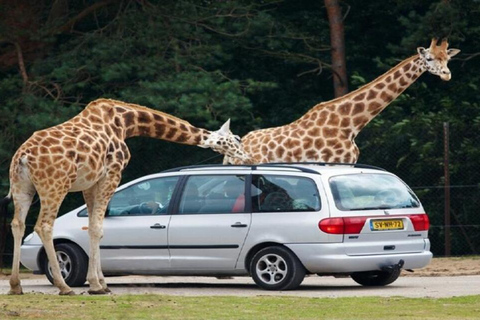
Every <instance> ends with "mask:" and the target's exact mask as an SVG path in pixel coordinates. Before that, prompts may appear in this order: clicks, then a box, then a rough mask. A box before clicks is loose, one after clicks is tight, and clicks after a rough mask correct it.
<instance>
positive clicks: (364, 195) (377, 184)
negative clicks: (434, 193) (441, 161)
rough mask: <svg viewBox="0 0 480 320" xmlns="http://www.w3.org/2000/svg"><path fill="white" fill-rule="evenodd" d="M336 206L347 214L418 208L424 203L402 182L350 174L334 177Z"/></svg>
mask: <svg viewBox="0 0 480 320" xmlns="http://www.w3.org/2000/svg"><path fill="white" fill-rule="evenodd" d="M330 187H331V189H332V194H333V198H334V199H335V205H336V206H337V208H338V209H340V210H343V211H351V210H376V209H394V208H418V207H419V206H420V202H419V201H418V198H417V197H416V196H415V194H414V193H413V191H411V190H410V188H408V187H407V185H405V183H403V182H402V181H401V180H400V179H398V178H397V177H395V176H391V175H387V174H365V173H361V174H349V175H341V176H335V177H332V178H330Z"/></svg>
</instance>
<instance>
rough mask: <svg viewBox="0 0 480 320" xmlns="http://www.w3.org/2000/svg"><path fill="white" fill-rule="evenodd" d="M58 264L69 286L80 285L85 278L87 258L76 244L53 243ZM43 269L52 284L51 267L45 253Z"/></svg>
mask: <svg viewBox="0 0 480 320" xmlns="http://www.w3.org/2000/svg"><path fill="white" fill-rule="evenodd" d="M55 252H56V254H57V260H58V264H59V266H60V272H61V274H62V277H63V279H64V280H65V282H66V283H67V285H69V286H70V287H80V286H82V285H83V284H84V283H85V281H86V280H87V271H88V258H87V256H86V255H85V253H84V252H83V251H82V249H80V248H79V247H78V246H77V245H75V244H72V243H60V244H57V245H55ZM43 270H45V275H46V276H47V279H48V281H50V282H51V283H52V284H53V276H52V269H51V268H50V263H49V262H48V258H47V256H46V255H45V258H44V259H43Z"/></svg>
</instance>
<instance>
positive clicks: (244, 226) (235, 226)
mask: <svg viewBox="0 0 480 320" xmlns="http://www.w3.org/2000/svg"><path fill="white" fill-rule="evenodd" d="M231 227H232V228H246V227H248V226H247V225H246V224H243V223H241V222H236V223H234V224H232V225H231Z"/></svg>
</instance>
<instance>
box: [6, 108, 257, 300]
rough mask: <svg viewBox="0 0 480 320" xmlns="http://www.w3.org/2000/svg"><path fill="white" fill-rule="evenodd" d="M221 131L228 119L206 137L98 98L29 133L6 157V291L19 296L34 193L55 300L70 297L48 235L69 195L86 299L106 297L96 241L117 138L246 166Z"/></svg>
mask: <svg viewBox="0 0 480 320" xmlns="http://www.w3.org/2000/svg"><path fill="white" fill-rule="evenodd" d="M228 126H229V121H227V123H226V124H225V125H224V126H223V127H222V128H221V129H220V130H218V131H215V132H210V131H207V130H205V129H200V128H196V127H194V126H192V125H191V124H190V123H188V122H187V121H184V120H181V119H179V118H176V117H173V116H171V115H168V114H166V113H163V112H160V111H156V110H152V109H148V108H145V107H141V106H138V105H133V104H128V103H124V102H121V101H115V100H107V99H99V100H96V101H93V102H91V103H90V104H89V105H88V106H87V107H86V108H85V109H84V110H83V111H82V112H80V113H79V114H78V115H77V116H75V117H74V118H72V119H70V120H68V121H66V122H64V123H62V124H60V125H57V126H54V127H51V128H48V129H44V130H40V131H37V132H35V133H34V134H33V135H32V136H31V137H30V138H29V139H28V140H27V141H26V142H25V143H24V144H23V145H22V146H20V148H19V149H18V150H17V152H16V153H15V155H14V156H13V159H12V162H11V166H10V192H9V194H8V196H7V197H6V198H5V199H4V200H3V205H2V207H3V211H4V213H5V211H6V205H8V202H9V201H10V199H13V202H14V205H15V214H14V218H13V220H12V223H11V225H12V233H13V236H14V257H13V266H12V275H11V278H10V292H9V293H10V294H22V287H21V285H20V279H19V263H20V260H19V259H20V245H21V241H22V237H23V234H24V232H25V218H26V216H27V213H28V210H29V207H30V205H31V203H32V199H33V196H34V195H35V193H38V196H39V198H40V204H41V209H40V213H39V216H38V220H37V223H36V224H35V228H34V230H35V232H36V233H37V234H38V235H39V236H40V238H41V239H42V242H43V245H44V247H45V251H46V253H47V257H48V260H49V262H50V265H51V268H52V275H53V279H54V284H55V286H57V287H58V288H59V289H60V294H61V295H70V294H73V291H72V289H71V288H70V287H69V286H68V285H67V284H66V283H65V281H64V279H63V278H62V276H61V274H60V269H59V265H58V260H57V257H56V254H55V249H54V245H53V240H52V231H53V224H54V220H55V218H56V217H57V213H58V209H59V207H60V204H61V203H62V201H63V199H64V197H65V196H66V194H67V193H68V192H74V191H82V192H83V197H84V199H85V202H86V204H87V208H88V213H89V217H88V233H89V237H90V254H89V264H88V274H87V280H88V282H89V284H90V290H89V293H91V294H103V293H106V292H109V291H110V290H109V289H108V287H107V285H106V283H105V280H104V276H103V273H102V270H101V266H100V248H99V241H100V239H101V238H102V236H103V228H102V225H103V218H104V215H105V210H106V208H107V205H108V203H109V200H110V198H111V196H112V195H113V193H114V191H115V189H116V188H117V186H118V184H119V182H120V179H121V174H122V171H123V169H124V168H125V167H126V166H127V164H128V161H129V159H130V152H129V151H128V147H127V145H126V143H125V142H124V140H125V139H127V138H130V137H135V136H148V137H152V138H157V139H163V140H167V141H173V142H178V143H182V144H188V145H196V146H199V147H203V148H208V147H210V148H212V149H214V150H215V151H217V152H220V153H222V154H226V155H228V156H230V157H234V158H235V157H240V158H242V159H244V160H245V161H247V160H248V159H247V156H246V155H245V154H244V153H243V151H242V148H241V145H240V141H239V138H238V137H237V136H233V135H232V134H231V133H229V128H228ZM242 161H243V160H242Z"/></svg>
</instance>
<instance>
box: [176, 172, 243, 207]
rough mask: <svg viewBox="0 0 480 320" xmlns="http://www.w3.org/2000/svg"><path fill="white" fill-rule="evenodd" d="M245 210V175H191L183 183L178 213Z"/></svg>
mask: <svg viewBox="0 0 480 320" xmlns="http://www.w3.org/2000/svg"><path fill="white" fill-rule="evenodd" d="M244 211H245V176H235V175H230V176H229V175H209V176H191V177H189V178H188V180H187V183H186V185H185V188H184V191H183V194H182V197H181V200H180V206H179V211H178V212H179V213H183V214H187V213H234V212H244Z"/></svg>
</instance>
